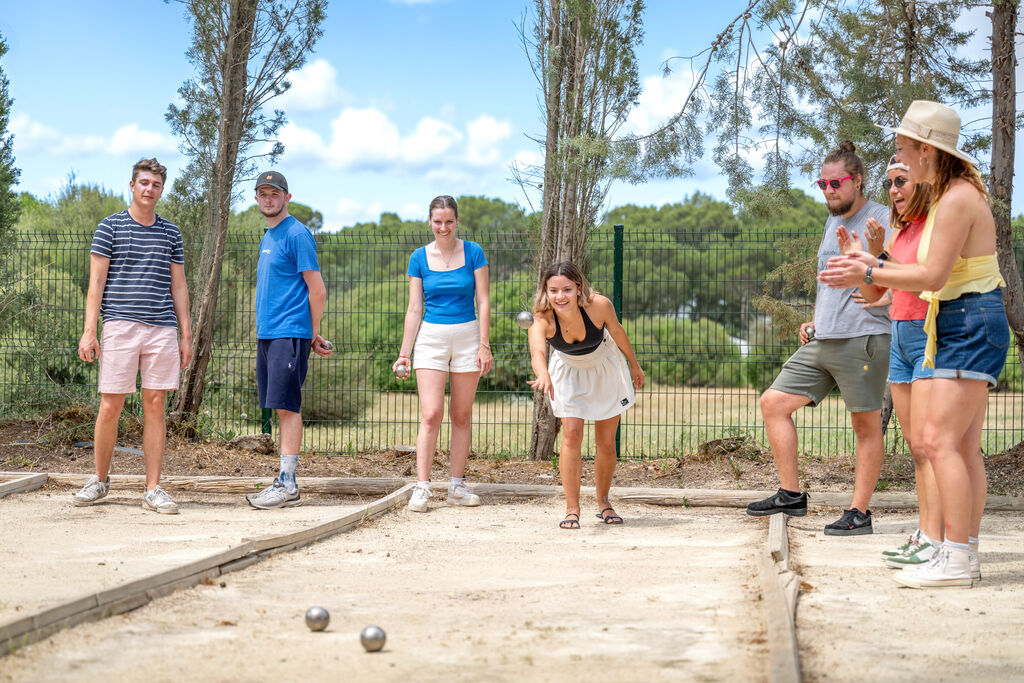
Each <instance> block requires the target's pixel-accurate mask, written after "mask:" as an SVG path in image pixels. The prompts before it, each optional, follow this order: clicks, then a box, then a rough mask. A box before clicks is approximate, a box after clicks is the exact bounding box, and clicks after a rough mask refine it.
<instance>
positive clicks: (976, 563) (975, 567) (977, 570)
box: [968, 549, 981, 581]
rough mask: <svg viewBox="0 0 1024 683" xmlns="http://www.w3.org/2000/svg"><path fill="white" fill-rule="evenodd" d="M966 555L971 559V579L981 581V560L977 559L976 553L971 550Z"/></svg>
mask: <svg viewBox="0 0 1024 683" xmlns="http://www.w3.org/2000/svg"><path fill="white" fill-rule="evenodd" d="M968 554H969V556H970V558H971V579H972V580H974V581H981V560H980V559H978V551H977V550H973V549H972V550H971V551H970V552H969V553H968Z"/></svg>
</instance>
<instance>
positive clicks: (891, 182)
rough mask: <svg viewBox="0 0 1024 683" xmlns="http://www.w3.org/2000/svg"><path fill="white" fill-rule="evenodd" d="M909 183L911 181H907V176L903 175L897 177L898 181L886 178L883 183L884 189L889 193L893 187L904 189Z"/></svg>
mask: <svg viewBox="0 0 1024 683" xmlns="http://www.w3.org/2000/svg"><path fill="white" fill-rule="evenodd" d="M909 182H910V181H909V180H907V178H906V176H901V175H898V176H896V180H890V179H888V178H886V179H885V180H883V181H882V189H883V190H885V191H886V192H888V191H889V188H891V187H892V186H893V185H895V186H896V187H903V186H904V185H906V184H907V183H909Z"/></svg>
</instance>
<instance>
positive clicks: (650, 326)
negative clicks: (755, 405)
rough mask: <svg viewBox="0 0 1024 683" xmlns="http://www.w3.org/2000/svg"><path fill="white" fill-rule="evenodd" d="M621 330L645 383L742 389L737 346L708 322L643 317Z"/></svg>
mask: <svg viewBox="0 0 1024 683" xmlns="http://www.w3.org/2000/svg"><path fill="white" fill-rule="evenodd" d="M623 326H624V327H625V328H626V334H628V335H629V338H630V341H631V343H632V344H633V349H634V351H635V352H636V356H637V362H639V363H640V367H642V368H644V369H645V373H646V374H647V378H648V379H649V381H651V382H654V383H656V384H663V385H671V386H709V385H713V386H743V384H744V383H745V379H744V378H743V377H742V372H741V366H740V349H739V346H737V344H736V343H735V342H734V341H733V340H732V339H731V338H730V336H729V333H728V332H727V331H726V330H725V328H723V327H722V326H721V325H719V324H717V323H714V322H712V321H710V320H706V319H705V320H685V319H675V318H668V317H643V318H639V319H636V320H627V321H625V322H624V324H623Z"/></svg>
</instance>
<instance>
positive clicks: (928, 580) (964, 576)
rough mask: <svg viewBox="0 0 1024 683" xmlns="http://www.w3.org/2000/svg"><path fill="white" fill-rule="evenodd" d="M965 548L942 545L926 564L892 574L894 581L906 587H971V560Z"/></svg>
mask: <svg viewBox="0 0 1024 683" xmlns="http://www.w3.org/2000/svg"><path fill="white" fill-rule="evenodd" d="M968 554H969V553H968V551H966V550H952V549H950V548H947V547H945V546H943V547H942V548H940V549H939V551H938V552H937V553H935V556H934V557H932V559H931V560H929V561H928V562H927V563H926V564H923V565H919V566H917V567H914V568H907V569H904V570H903V571H901V572H896V573H895V574H893V576H892V578H893V579H895V580H896V583H898V584H900V585H903V586H907V587H908V588H947V587H954V586H965V587H967V588H970V587H971V583H972V582H971V561H970V558H969V557H968Z"/></svg>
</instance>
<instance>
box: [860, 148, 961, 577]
mask: <svg viewBox="0 0 1024 683" xmlns="http://www.w3.org/2000/svg"><path fill="white" fill-rule="evenodd" d="M886 176H887V178H886V180H885V181H884V182H883V183H882V185H883V187H885V189H886V191H887V192H888V193H889V200H890V203H891V206H892V213H891V217H890V224H891V225H892V227H893V228H895V230H894V231H893V233H892V237H890V239H889V243H888V244H887V245H885V246H884V247H883V245H882V240H883V239H884V236H885V230H884V229H883V228H882V226H881V225H880V224H879V223H878V221H876V220H874V219H869V220H868V222H867V231H866V234H865V238H866V239H867V242H868V248H867V251H869V252H871V253H872V254H873V255H875V256H877V257H879V258H881V259H882V260H889V261H891V262H893V263H917V247H918V244H919V243H920V241H921V234H922V232H923V231H924V224H925V220H926V219H927V217H928V209H929V207H930V206H931V197H932V189H931V186H930V185H928V184H927V183H919V184H914V183H911V182H910V181H909V178H908V168H907V166H906V165H905V164H902V163H899V162H897V161H896V158H895V157H893V158H892V160H891V161H890V162H889V166H888V168H886ZM840 230H842V228H841V229H840ZM844 232H845V231H844ZM856 242H857V238H856V235H853V236H852V237H851V236H848V235H845V234H844V233H840V247H841V248H843V249H842V250H843V252H844V253H846V251H848V250H849V248H850V247H852V248H854V249H859V248H860V246H859V244H857V243H856ZM860 295H861V296H862V297H863V299H864V301H865V302H868V303H867V305H885V304H886V303H888V302H889V300H890V298H891V301H892V305H891V306H890V307H889V317H890V318H891V319H892V346H891V349H890V352H889V388H890V391H891V393H892V405H893V408H894V409H895V411H896V417H897V418H898V419H899V422H900V428H901V429H902V431H903V439H904V441H906V443H907V447H908V448H910V453H911V456H912V457H913V459H914V479H915V481H916V483H917V500H918V513H919V521H918V524H919V526H918V528H917V530H916V531H915V532H914V533H912V534H910V535H909V536H908V537H907V541H906V543H904V544H903V545H901V546H899V547H897V548H893V549H891V550H886V551H884V552H883V553H882V559H883V560H885V564H886V566H888V567H891V568H893V569H902V568H904V567H908V566H910V567H912V566H916V565H919V564H923V563H924V562H927V561H928V560H929V559H931V557H932V555H934V554H935V552H936V551H937V549H938V547H939V546H940V545H941V543H942V539H943V535H944V534H943V519H942V506H941V505H940V503H939V490H938V486H937V485H936V483H935V474H934V472H933V471H932V467H931V464H930V463H929V461H928V459H927V457H925V453H924V451H923V449H922V448H921V443H922V441H921V430H922V429H923V427H924V422H925V421H924V415H925V410H926V409H927V406H928V396H929V392H930V389H931V382H918V381H917V380H920V379H927V378H929V377H931V376H932V374H933V369H932V368H927V367H924V350H925V343H926V341H927V335H926V334H925V331H924V318H925V313H926V312H927V310H928V304H927V302H925V301H923V300H922V299H920V298H918V296H917V292H906V291H903V290H899V289H892V290H889V296H886V289H885V288H884V287H876V286H874V285H867V284H866V285H863V286H862V287H861V288H860Z"/></svg>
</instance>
